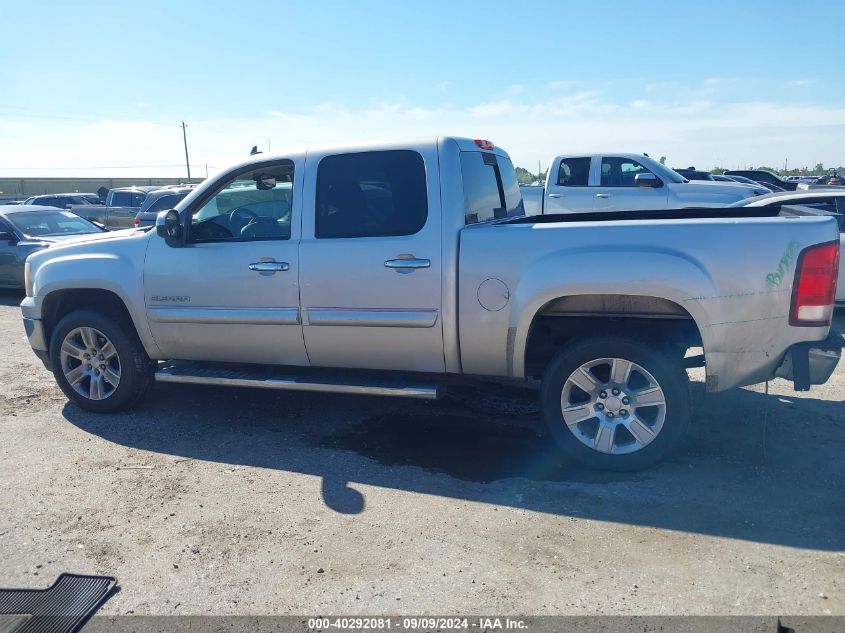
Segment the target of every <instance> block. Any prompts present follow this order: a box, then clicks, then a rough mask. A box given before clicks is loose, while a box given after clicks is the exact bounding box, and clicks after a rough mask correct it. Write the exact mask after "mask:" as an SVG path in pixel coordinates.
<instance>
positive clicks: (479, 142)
mask: <svg viewBox="0 0 845 633" xmlns="http://www.w3.org/2000/svg"><path fill="white" fill-rule="evenodd" d="M475 144H476V145H478V147H480V148H481V149H493V147H494V146H493V143H492V142H490V141H485V140H484V139H480V138H477V139H475Z"/></svg>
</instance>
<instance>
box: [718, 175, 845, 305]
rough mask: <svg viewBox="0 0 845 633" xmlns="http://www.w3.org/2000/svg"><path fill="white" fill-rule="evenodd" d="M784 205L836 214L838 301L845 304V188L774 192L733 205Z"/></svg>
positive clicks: (752, 206) (751, 206) (754, 207)
mask: <svg viewBox="0 0 845 633" xmlns="http://www.w3.org/2000/svg"><path fill="white" fill-rule="evenodd" d="M783 205H790V206H793V205H800V206H803V207H810V208H813V209H818V210H820V211H827V212H828V213H834V214H836V220H837V222H838V223H839V249H840V260H839V261H840V264H839V283H838V285H837V287H836V303H838V304H845V264H843V263H842V262H843V259H845V242H843V235H845V189H843V190H841V191H836V190H830V189H827V190H825V189H812V190H809V191H800V190H799V191H795V192H786V193H773V194H770V195H768V196H760V197H759V198H755V199H753V200H745V201H742V202H738V203H736V204H733V205H731V206H732V207H748V208H752V209H756V208H760V207H769V208H771V207H779V206H783Z"/></svg>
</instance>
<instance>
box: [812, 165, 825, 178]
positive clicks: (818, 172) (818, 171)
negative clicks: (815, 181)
mask: <svg viewBox="0 0 845 633" xmlns="http://www.w3.org/2000/svg"><path fill="white" fill-rule="evenodd" d="M823 173H824V165H823V164H822V163H816V166H815V167H813V175H814V176H821V175H822V174H823Z"/></svg>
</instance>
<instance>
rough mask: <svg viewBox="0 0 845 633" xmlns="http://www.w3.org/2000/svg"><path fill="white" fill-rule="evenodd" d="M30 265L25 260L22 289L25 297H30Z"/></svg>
mask: <svg viewBox="0 0 845 633" xmlns="http://www.w3.org/2000/svg"><path fill="white" fill-rule="evenodd" d="M31 273H32V264H31V263H30V262H29V260H26V261H25V262H24V264H23V287H24V288H25V289H26V296H27V297H31V296H32V279H31Z"/></svg>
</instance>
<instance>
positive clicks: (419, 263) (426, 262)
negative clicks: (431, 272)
mask: <svg viewBox="0 0 845 633" xmlns="http://www.w3.org/2000/svg"><path fill="white" fill-rule="evenodd" d="M384 266H385V268H392V269H393V270H395V271H396V272H397V273H412V272H414V271H415V270H416V269H417V268H431V260H430V259H417V258H416V257H408V258H402V257H400V258H397V259H388V260H387V261H386V262H384Z"/></svg>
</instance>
